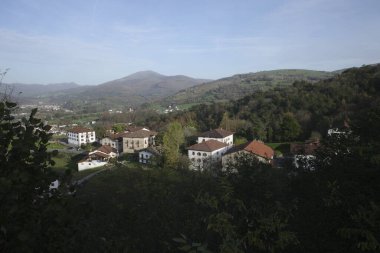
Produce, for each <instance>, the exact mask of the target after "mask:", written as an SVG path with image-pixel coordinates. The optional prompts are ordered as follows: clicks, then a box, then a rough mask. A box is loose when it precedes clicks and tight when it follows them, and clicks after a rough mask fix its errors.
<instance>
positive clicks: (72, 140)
mask: <svg viewBox="0 0 380 253" xmlns="http://www.w3.org/2000/svg"><path fill="white" fill-rule="evenodd" d="M67 138H68V143H69V144H73V145H76V146H78V147H79V146H80V145H82V144H87V143H93V142H95V131H94V130H91V129H89V128H85V127H74V128H72V129H70V130H68V131H67Z"/></svg>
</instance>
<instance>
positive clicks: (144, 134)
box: [123, 130, 157, 138]
mask: <svg viewBox="0 0 380 253" xmlns="http://www.w3.org/2000/svg"><path fill="white" fill-rule="evenodd" d="M156 134H157V133H156V132H153V131H149V130H148V131H147V130H138V131H135V132H130V133H126V134H125V135H124V136H123V137H125V138H146V137H149V136H154V135H156Z"/></svg>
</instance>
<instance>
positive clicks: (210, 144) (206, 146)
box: [187, 140, 228, 152]
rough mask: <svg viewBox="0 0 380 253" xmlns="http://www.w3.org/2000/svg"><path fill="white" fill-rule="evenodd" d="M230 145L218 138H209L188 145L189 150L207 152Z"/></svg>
mask: <svg viewBox="0 0 380 253" xmlns="http://www.w3.org/2000/svg"><path fill="white" fill-rule="evenodd" d="M227 146H228V145H227V144H226V143H223V142H220V141H216V140H208V141H203V142H201V143H197V144H194V145H192V146H190V147H188V148H187V149H188V150H197V151H206V152H212V151H215V150H218V149H221V148H224V147H227Z"/></svg>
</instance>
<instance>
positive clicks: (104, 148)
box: [95, 145, 117, 154]
mask: <svg viewBox="0 0 380 253" xmlns="http://www.w3.org/2000/svg"><path fill="white" fill-rule="evenodd" d="M96 151H99V152H103V153H105V154H110V153H111V152H113V153H116V152H117V150H116V149H115V148H113V147H111V146H108V145H103V146H101V147H100V148H98V149H96V150H95V152H96Z"/></svg>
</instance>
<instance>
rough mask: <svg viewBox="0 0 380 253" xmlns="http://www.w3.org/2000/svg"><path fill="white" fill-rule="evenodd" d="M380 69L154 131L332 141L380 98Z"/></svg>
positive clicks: (196, 109) (272, 93) (228, 105)
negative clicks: (332, 133)
mask: <svg viewBox="0 0 380 253" xmlns="http://www.w3.org/2000/svg"><path fill="white" fill-rule="evenodd" d="M379 75H380V65H373V66H364V67H361V68H352V69H348V70H346V71H344V72H343V73H342V74H339V75H337V76H335V77H333V78H330V79H327V80H323V81H319V82H316V83H310V82H307V81H296V82H294V83H293V85H290V86H286V87H279V88H275V89H273V90H267V91H257V92H255V93H253V94H251V95H248V96H245V97H244V98H242V99H239V100H236V101H230V102H225V103H211V104H208V105H204V104H203V105H196V106H193V107H192V108H191V109H190V110H189V111H188V112H186V113H182V112H181V113H178V114H172V115H169V116H167V117H165V118H162V117H159V116H157V117H149V118H147V119H146V120H145V121H142V120H140V122H143V123H145V124H148V125H150V126H160V125H161V124H165V122H170V121H171V120H173V119H176V120H179V121H180V122H182V123H184V124H185V125H186V124H188V123H189V122H191V124H193V125H195V126H196V127H197V128H198V130H199V131H206V130H209V129H212V128H216V127H219V126H221V127H224V128H227V129H229V130H232V131H235V132H236V134H237V135H238V136H241V137H244V138H246V139H248V140H251V139H254V138H257V139H261V140H263V141H266V142H274V141H293V140H305V139H308V138H310V137H311V136H312V135H317V136H326V134H327V130H328V129H329V128H333V127H342V126H343V125H344V123H345V121H346V123H350V122H349V121H350V119H351V118H352V117H355V115H359V114H360V112H361V110H363V109H365V108H366V107H367V106H368V101H375V100H377V99H378V96H379V85H378V83H379Z"/></svg>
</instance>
